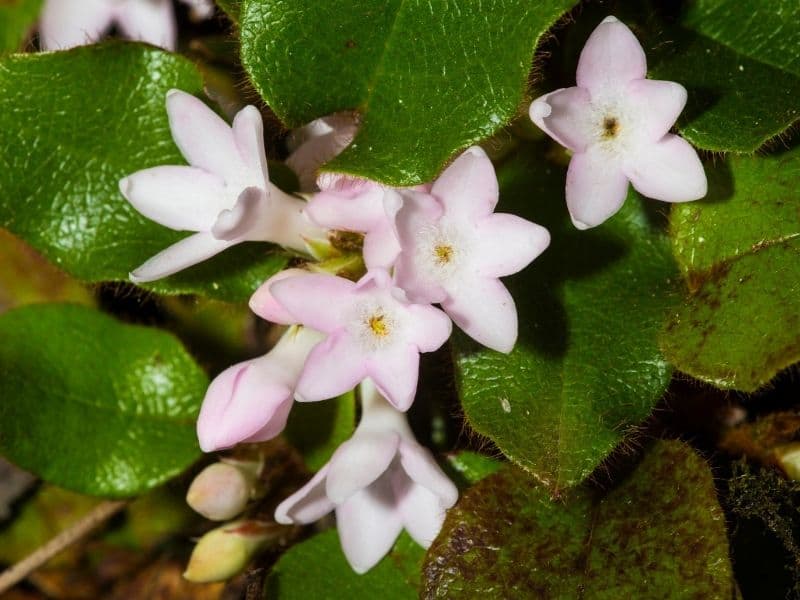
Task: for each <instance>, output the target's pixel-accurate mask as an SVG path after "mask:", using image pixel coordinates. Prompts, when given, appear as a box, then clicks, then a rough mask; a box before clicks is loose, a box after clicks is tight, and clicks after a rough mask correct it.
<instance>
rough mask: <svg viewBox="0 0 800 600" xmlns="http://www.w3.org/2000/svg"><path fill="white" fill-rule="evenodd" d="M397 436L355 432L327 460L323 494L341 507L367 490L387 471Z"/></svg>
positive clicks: (397, 440)
mask: <svg viewBox="0 0 800 600" xmlns="http://www.w3.org/2000/svg"><path fill="white" fill-rule="evenodd" d="M399 444H400V436H399V435H398V434H397V433H395V432H394V431H379V432H357V433H356V434H355V435H354V436H353V437H352V438H350V439H349V440H348V441H346V442H344V443H343V444H342V445H341V446H339V447H338V448H337V449H336V452H334V453H333V456H332V457H331V460H330V463H329V464H330V470H329V471H328V479H327V482H326V487H325V489H326V493H327V494H328V498H330V499H331V500H332V501H333V502H334V503H336V504H341V503H342V502H344V501H345V500H347V499H348V498H350V497H351V496H352V495H353V494H355V493H356V492H358V491H359V490H362V489H364V488H366V487H368V486H369V485H370V484H371V483H372V482H374V481H375V480H376V479H377V478H378V477H380V476H381V475H382V474H383V473H384V472H385V471H386V469H388V468H389V465H390V464H391V462H392V460H393V459H394V456H395V454H396V453H397V447H398V445H399Z"/></svg>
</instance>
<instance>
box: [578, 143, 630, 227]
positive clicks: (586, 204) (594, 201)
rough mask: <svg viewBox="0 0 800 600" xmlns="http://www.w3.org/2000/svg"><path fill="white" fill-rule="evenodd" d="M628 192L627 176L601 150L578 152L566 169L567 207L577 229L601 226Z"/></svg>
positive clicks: (620, 204) (621, 202)
mask: <svg viewBox="0 0 800 600" xmlns="http://www.w3.org/2000/svg"><path fill="white" fill-rule="evenodd" d="M627 194H628V179H627V177H625V175H624V174H623V172H622V169H620V168H619V167H618V166H616V164H614V163H613V162H610V161H608V159H607V158H606V156H605V155H604V154H603V153H602V152H599V151H593V150H592V149H591V148H590V149H589V151H588V152H584V153H582V154H575V155H574V156H573V157H572V160H570V163H569V170H568V171H567V208H568V209H569V214H570V217H572V222H573V223H574V224H575V227H577V228H578V229H589V228H590V227H595V226H596V225H600V223H602V222H603V221H605V220H606V219H608V218H609V217H610V216H611V215H613V214H614V213H616V212H617V211H618V210H619V209H620V208H621V207H622V205H623V203H624V202H625V197H626V196H627Z"/></svg>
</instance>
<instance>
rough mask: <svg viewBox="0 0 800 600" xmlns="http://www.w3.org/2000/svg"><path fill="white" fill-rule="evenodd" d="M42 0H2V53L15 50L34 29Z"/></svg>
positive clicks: (0, 31)
mask: <svg viewBox="0 0 800 600" xmlns="http://www.w3.org/2000/svg"><path fill="white" fill-rule="evenodd" d="M41 7H42V0H2V2H0V54H3V53H4V52H14V51H16V50H19V49H20V45H21V44H22V42H23V41H24V40H25V38H26V37H27V35H28V34H29V33H30V32H31V30H32V29H33V26H34V24H35V23H36V19H37V18H38V17H39V11H40V10H41Z"/></svg>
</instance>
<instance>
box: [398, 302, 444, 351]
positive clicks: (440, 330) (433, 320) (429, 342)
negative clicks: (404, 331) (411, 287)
mask: <svg viewBox="0 0 800 600" xmlns="http://www.w3.org/2000/svg"><path fill="white" fill-rule="evenodd" d="M407 310H408V314H409V316H410V317H411V322H410V323H409V334H408V341H410V342H412V343H413V344H414V345H415V346H416V347H417V348H419V350H420V352H433V351H435V350H438V349H439V348H441V347H442V345H444V343H445V342H446V341H447V340H448V339H449V338H450V334H451V333H452V332H453V324H452V323H451V321H450V319H449V318H448V317H447V315H446V314H444V313H443V312H442V311H441V310H439V309H438V308H434V307H433V306H428V305H426V304H411V305H409V306H408V308H407Z"/></svg>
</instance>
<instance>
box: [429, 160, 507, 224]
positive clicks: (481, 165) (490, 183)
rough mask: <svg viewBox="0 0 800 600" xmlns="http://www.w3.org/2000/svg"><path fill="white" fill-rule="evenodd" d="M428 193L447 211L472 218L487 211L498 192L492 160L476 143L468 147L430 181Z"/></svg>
mask: <svg viewBox="0 0 800 600" xmlns="http://www.w3.org/2000/svg"><path fill="white" fill-rule="evenodd" d="M431 194H432V195H433V196H436V198H437V199H438V200H439V201H440V202H441V203H442V205H443V206H444V208H445V212H447V213H448V214H450V215H463V216H464V217H465V218H467V219H474V218H479V217H483V216H486V215H488V214H490V213H491V212H492V211H494V207H495V206H496V205H497V198H498V194H499V191H498V187H497V176H496V175H495V172H494V166H493V165H492V161H491V160H489V157H488V156H487V155H486V152H484V151H483V149H482V148H481V147H480V146H472V147H471V148H468V149H467V150H465V151H464V153H463V154H461V156H459V157H458V158H457V159H456V160H455V161H454V162H453V164H451V165H450V166H449V167H447V168H446V169H445V170H444V172H443V173H442V174H441V175H440V176H439V178H438V179H437V180H436V181H435V182H434V184H433V188H431Z"/></svg>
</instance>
